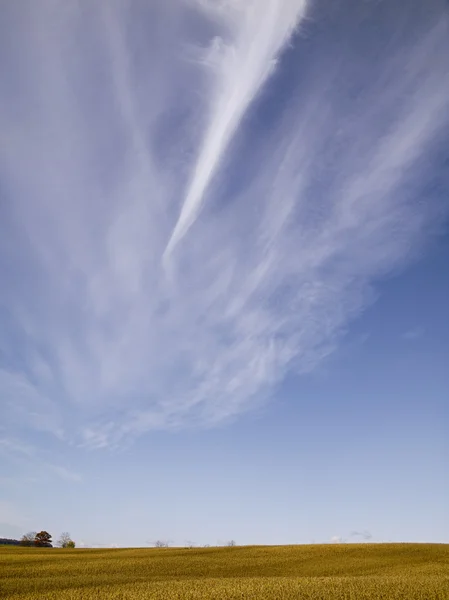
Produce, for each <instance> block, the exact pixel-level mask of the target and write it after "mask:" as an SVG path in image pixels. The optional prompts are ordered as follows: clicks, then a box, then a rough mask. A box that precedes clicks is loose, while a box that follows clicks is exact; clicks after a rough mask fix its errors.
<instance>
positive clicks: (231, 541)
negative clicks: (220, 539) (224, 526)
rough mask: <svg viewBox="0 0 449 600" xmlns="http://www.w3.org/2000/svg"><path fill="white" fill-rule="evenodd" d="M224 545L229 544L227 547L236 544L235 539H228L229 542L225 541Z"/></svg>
mask: <svg viewBox="0 0 449 600" xmlns="http://www.w3.org/2000/svg"><path fill="white" fill-rule="evenodd" d="M226 546H229V548H231V547H233V546H237V544H236V542H235V540H229V542H226Z"/></svg>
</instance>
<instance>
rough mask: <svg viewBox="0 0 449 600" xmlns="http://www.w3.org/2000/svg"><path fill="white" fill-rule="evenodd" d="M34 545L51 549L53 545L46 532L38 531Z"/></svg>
mask: <svg viewBox="0 0 449 600" xmlns="http://www.w3.org/2000/svg"><path fill="white" fill-rule="evenodd" d="M34 545H35V546H39V547H41V548H52V547H53V544H52V540H51V534H50V533H48V531H40V532H39V533H36V536H35V538H34Z"/></svg>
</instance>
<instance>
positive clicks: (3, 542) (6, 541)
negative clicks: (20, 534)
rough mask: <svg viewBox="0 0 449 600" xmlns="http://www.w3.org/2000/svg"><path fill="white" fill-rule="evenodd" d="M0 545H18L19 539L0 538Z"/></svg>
mask: <svg viewBox="0 0 449 600" xmlns="http://www.w3.org/2000/svg"><path fill="white" fill-rule="evenodd" d="M0 546H20V540H12V539H10V538H0Z"/></svg>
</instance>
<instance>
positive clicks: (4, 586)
mask: <svg viewBox="0 0 449 600" xmlns="http://www.w3.org/2000/svg"><path fill="white" fill-rule="evenodd" d="M0 598H5V599H6V598H11V599H14V600H31V599H33V600H34V599H38V598H39V599H42V598H45V599H48V600H56V599H58V600H59V599H60V600H69V599H70V600H90V599H95V598H108V599H109V598H111V599H115V600H119V599H123V600H125V599H129V600H140V599H143V598H152V599H155V600H158V599H159V600H172V599H175V598H177V599H187V600H189V599H190V600H194V599H198V600H201V599H205V598H214V599H216V600H223V599H226V598H232V599H234V598H235V599H237V598H239V599H242V598H254V599H255V598H258V599H267V600H270V599H275V598H276V599H278V598H280V599H282V598H284V599H286V600H287V599H290V598H300V599H304V600H326V599H328V600H331V599H332V600H334V599H335V600H337V599H342V600H343V599H347V600H349V599H351V600H352V599H353V600H365V599H366V600H368V599H369V600H374V599H385V600H387V599H388V600H390V599H391V600H437V599H438V600H442V599H445V598H449V545H442V544H385V545H384V544H382V545H380V544H360V545H359V544H350V545H334V546H332V545H331V546H327V545H326V546H320V545H313V546H280V547H236V548H202V549H193V550H181V549H176V548H172V549H151V550H150V549H129V550H61V549H45V548H42V549H36V548H29V549H27V548H17V547H7V546H5V547H2V548H0Z"/></svg>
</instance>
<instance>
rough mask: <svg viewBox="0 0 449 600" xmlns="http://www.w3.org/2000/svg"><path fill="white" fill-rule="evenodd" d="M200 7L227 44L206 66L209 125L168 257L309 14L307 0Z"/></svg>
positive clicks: (214, 49)
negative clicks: (210, 75)
mask: <svg viewBox="0 0 449 600" xmlns="http://www.w3.org/2000/svg"><path fill="white" fill-rule="evenodd" d="M198 5H199V6H200V7H202V8H203V10H205V12H206V13H207V14H208V15H213V17H214V18H215V19H216V21H217V22H218V24H219V26H220V29H224V30H225V32H226V33H227V34H228V37H229V38H230V40H229V41H226V40H224V39H223V38H221V37H215V38H214V40H213V42H212V45H211V48H210V49H209V50H208V51H207V55H206V56H205V57H204V59H203V63H204V64H206V65H207V66H208V68H209V69H210V70H211V71H212V73H213V78H214V83H213V86H212V90H211V93H210V94H211V98H212V107H211V117H210V124H209V126H208V127H207V130H206V134H205V136H204V140H203V142H202V145H201V148H200V152H199V157H198V160H197V163H196V165H195V167H194V169H193V176H192V181H191V183H190V185H189V188H188V192H187V196H186V199H185V201H184V203H183V205H182V208H181V213H180V215H179V219H178V221H177V222H176V225H175V227H174V229H173V233H172V234H171V237H170V240H169V242H168V245H167V248H166V250H165V253H164V256H165V258H166V259H168V257H169V256H170V254H171V252H172V251H173V249H174V248H175V247H176V245H177V244H178V243H179V241H180V240H181V239H182V237H183V236H184V235H185V234H186V233H187V231H188V229H189V228H190V227H191V225H192V224H193V222H194V221H195V219H196V218H197V216H198V214H199V212H200V209H201V204H202V202H203V199H204V194H205V192H206V191H207V188H208V185H209V183H210V181H211V178H212V177H213V175H214V173H215V171H216V170H217V169H218V168H219V166H220V163H221V162H222V159H223V156H224V154H225V152H226V150H227V147H228V144H229V142H230V140H231V138H232V136H233V135H234V133H235V131H236V129H237V127H238V125H239V123H240V121H241V119H242V117H243V116H244V114H245V112H246V111H247V110H248V108H249V106H250V105H251V102H252V101H253V99H254V98H255V96H256V95H257V93H258V92H259V90H260V88H261V87H262V85H263V84H264V83H265V82H266V80H267V78H268V77H269V76H270V74H272V72H273V69H274V66H275V61H276V59H277V57H278V55H279V53H280V52H281V51H282V49H283V47H284V46H285V44H286V43H287V42H288V41H289V39H290V36H291V34H292V32H293V31H294V29H295V28H296V27H297V25H298V23H299V21H300V20H301V18H302V17H303V16H304V15H305V11H306V6H307V2H306V0H267V1H266V2H265V3H264V6H263V10H261V9H260V3H259V2H258V0H238V1H237V2H236V1H234V0H226V1H225V2H221V3H220V4H219V5H217V4H215V3H213V2H210V1H207V2H204V1H199V2H198Z"/></svg>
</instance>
